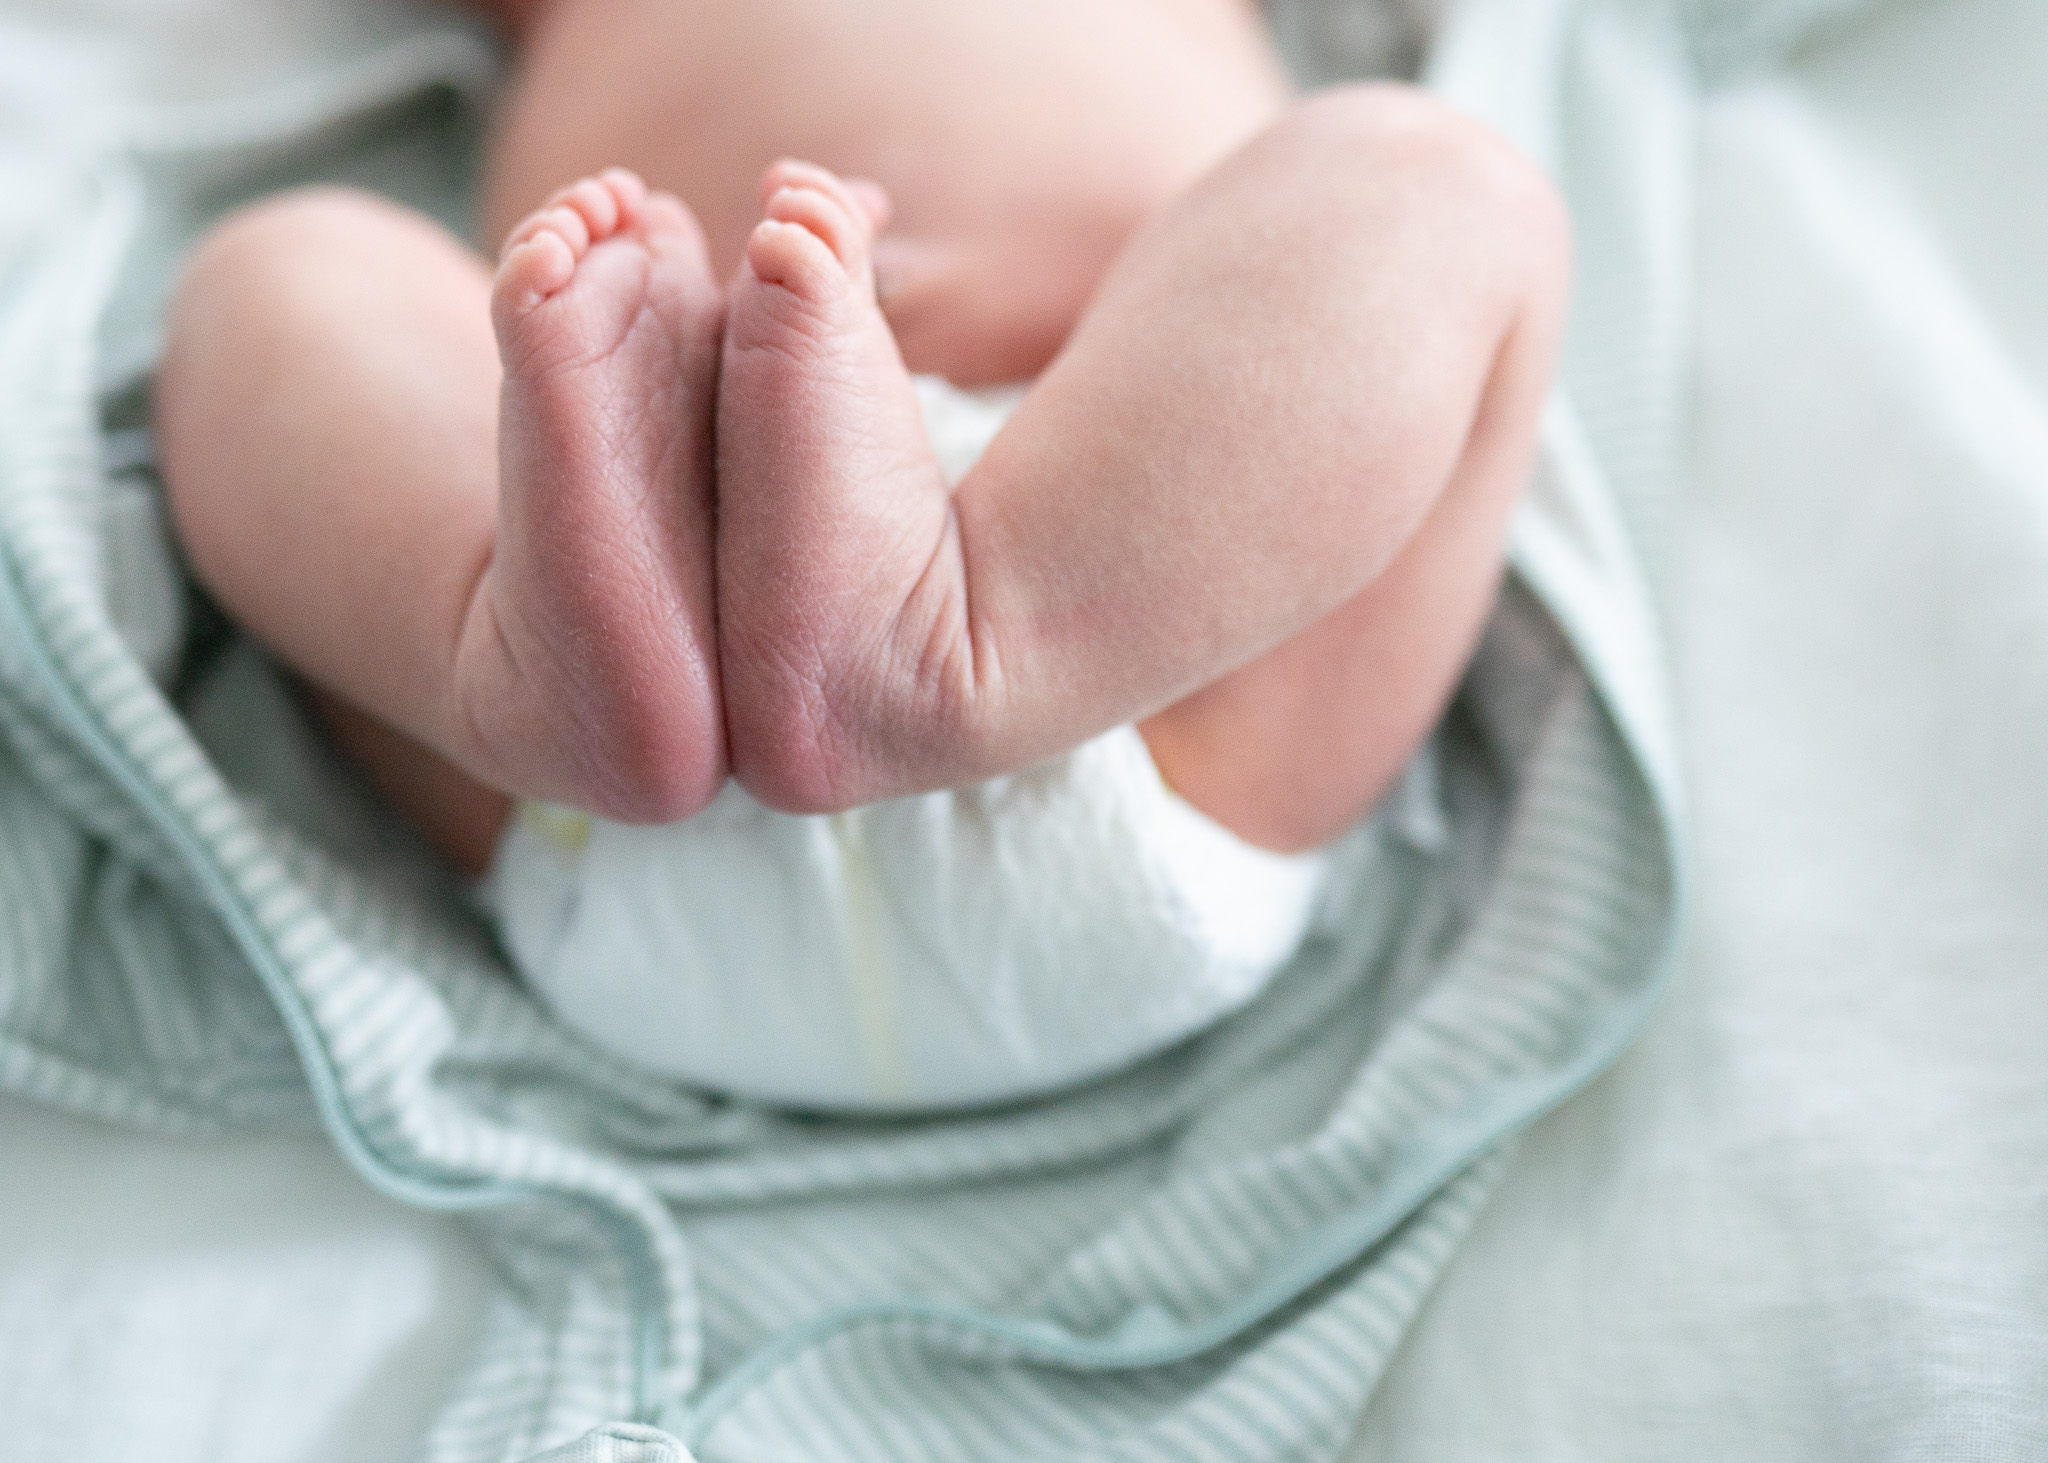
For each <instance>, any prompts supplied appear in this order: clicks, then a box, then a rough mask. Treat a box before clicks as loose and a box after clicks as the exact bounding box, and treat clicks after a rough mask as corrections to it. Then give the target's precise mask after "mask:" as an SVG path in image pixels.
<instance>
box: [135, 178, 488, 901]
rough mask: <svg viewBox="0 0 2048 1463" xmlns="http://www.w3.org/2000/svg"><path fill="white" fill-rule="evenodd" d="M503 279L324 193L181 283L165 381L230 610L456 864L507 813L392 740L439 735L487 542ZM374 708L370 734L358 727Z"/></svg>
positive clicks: (182, 496) (258, 225)
mask: <svg viewBox="0 0 2048 1463" xmlns="http://www.w3.org/2000/svg"><path fill="white" fill-rule="evenodd" d="M489 289H490V276H489V274H488V272H487V271H486V270H485V268H484V266H483V264H482V261H480V260H478V259H477V258H476V257H475V256H474V255H472V254H471V253H470V252H469V251H468V250H467V249H466V248H464V247H463V246H462V245H461V244H460V243H459V242H458V241H456V240H455V239H454V238H452V237H451V236H449V235H448V234H447V233H446V232H445V231H443V230H441V229H440V228H438V227H437V226H435V225H434V224H433V223H431V222H430V221H429V220H427V219H424V218H422V217H419V216H418V215H415V214H412V213H409V212H407V211H405V210H403V209H400V208H397V207H396V206H394V205H392V204H389V203H386V202H383V201H382V200H379V199H376V198H373V197H371V196H369V195H366V194H360V193H355V192H350V191H347V190H341V189H309V190H303V191H300V192H296V193H288V194H283V195H280V196H278V197H276V198H272V199H268V200H265V201H264V202H262V203H259V204H257V205H255V206H253V207H251V208H248V209H246V210H244V211H242V212H241V213H239V214H236V215H234V216H233V217H231V218H230V219H229V220H227V221H226V222H225V223H224V224H222V225H221V226H220V227H219V228H217V229H216V230H215V231H214V232H213V233H212V234H211V235H209V236H208V238H207V239H206V240H205V241H204V242H202V244H201V245H200V247H199V249H198V250H197V251H196V253H195V254H194V256H193V259H192V261H191V263H190V264H189V266H188V267H187V269H186V272H185V276H184V279H183V281H182V283H181V285H180V287H179V290H178V294H177V297H176V299H175V301H174V303H173V307H172V311H171V319H170V326H169V331H168V336H167V341H166V349H165V354H164V359H163V362H162V364H161V366H160V368H159V370H158V373H157V383H156V420H157V436H158V445H159V450H160V453H161V455H162V459H163V468H164V477H165V482H166V486H167V490H168V494H169V498H170V505H171V509H172V513H173V516H174V518H175V521H176V523H177V526H178V531H179V535H180V537H181V539H182V541H183V543H184V546H185V548H186V550H187V552H188V554H189V555H190V557H191V559H192V562H193V564H194V567H195V569H196V570H197V572H198V575H199V577H200V578H201V579H202V580H203V581H204V582H205V583H206V585H207V587H208V589H209V590H211V591H212V593H213V594H214V596H215V598H216V599H217V600H219V602H220V603H221V605H222V606H223V607H224V608H225V609H226V610H227V611H228V612H229V613H230V614H231V615H232V616H234V618H235V619H236V620H237V621H238V622H239V623H241V624H242V625H243V626H244V627H245V628H247V629H248V630H250V631H251V632H252V633H253V634H255V635H256V636H257V637H258V638H259V639H261V640H263V641H264V642H265V643H266V644H268V645H269V646H270V648H271V649H272V650H274V651H275V652H277V654H278V655H279V656H280V657H281V658H282V659H283V660H284V661H285V662H287V663H288V664H290V665H291V666H292V667H293V668H294V669H295V670H297V671H299V672H300V673H301V674H302V675H304V676H305V677H307V678H308V680H309V681H310V682H311V683H313V684H314V685H315V686H316V687H319V688H323V689H320V690H316V691H315V692H314V693H313V699H314V702H315V704H316V706H318V707H320V708H321V709H323V710H327V709H329V708H331V709H332V715H331V716H330V717H329V718H328V719H329V720H330V721H331V722H332V723H333V726H332V730H333V732H334V734H335V735H336V738H337V740H338V741H339V742H340V743H341V744H342V746H343V748H344V750H345V751H348V752H350V753H351V754H352V755H354V756H355V757H356V758H357V760H359V761H360V762H361V763H362V764H363V765H364V766H365V768H366V770H367V772H368V774H369V776H370V778H371V780H372V781H373V782H375V783H376V784H378V785H379V786H380V788H381V789H382V790H383V791H385V792H386V793H387V794H389V795H391V796H392V797H393V799H394V800H395V801H396V802H397V803H398V805H399V807H400V809H401V811H403V812H405V813H407V814H408V815H410V816H411V817H412V818H413V820H414V821H415V822H417V823H418V824H420V826H421V827H422V829H423V831H425V832H426V833H427V834H428V836H429V837H430V838H432V839H433V840H434V841H435V843H436V844H437V845H438V846H439V847H441V848H442V850H443V851H444V852H446V853H448V854H449V855H450V856H451V857H452V858H453V859H454V860H455V861H456V862H457V863H458V864H460V865H462V866H465V867H469V868H472V869H474V868H478V867H480V866H481V863H482V862H483V860H485V859H486V858H487V857H488V855H489V850H490V848H491V846H492V845H493V843H494V842H495V839H496V836H497V830H498V828H499V827H500V826H501V825H502V823H503V821H504V818H505V815H506V810H507V804H506V800H505V799H504V797H503V796H502V795H501V794H499V793H497V792H495V791H493V790H492V789H490V788H488V787H485V786H483V785H482V784H480V783H478V782H476V781H474V780H473V779H471V778H469V777H467V776H465V775H464V774H462V773H461V772H459V771H458V770H457V769H456V768H455V767H454V766H453V765H452V764H451V763H449V762H448V761H446V760H445V759H444V758H442V757H441V756H440V755H438V754H437V753H435V752H433V751H430V750H429V749H428V747H427V745H425V742H426V741H430V740H434V738H432V737H431V735H429V736H427V737H426V738H424V739H423V740H415V739H414V738H413V737H410V736H407V735H405V734H403V733H401V732H398V731H396V730H392V729H391V728H392V727H393V726H398V725H427V726H432V725H433V724H435V721H436V716H437V708H438V707H439V705H440V704H441V702H442V701H443V700H445V698H444V697H443V696H442V695H441V688H442V686H443V684H444V682H445V676H446V669H447V664H448V658H449V656H450V654H451V649H450V647H451V641H452V635H453V632H454V627H455V626H457V625H459V624H460V622H461V610H462V606H463V604H464V602H465V600H466V597H467V595H468V592H469V588H470V585H471V583H472V582H473V580H474V578H475V574H476V567H477V565H478V563H479V562H480V561H481V558H482V557H483V556H486V555H487V554H488V552H489V548H490V544H491V541H492V535H493V532H494V524H495V514H496V504H497V481H496V461H497V448H496V440H497V439H496V433H497V397H498V383H499V374H500V373H499V369H498V362H497V349H496V345H495V342H494V340H493V338H492V335H491V328H490V319H489V310H488V297H489ZM357 706H360V707H366V708H370V709H371V710H373V711H374V712H375V713H376V716H375V718H372V717H371V716H368V715H365V714H364V713H362V712H359V711H355V710H354V709H353V708H354V707H357Z"/></svg>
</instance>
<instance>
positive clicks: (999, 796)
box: [480, 381, 1325, 1110]
mask: <svg viewBox="0 0 2048 1463" xmlns="http://www.w3.org/2000/svg"><path fill="white" fill-rule="evenodd" d="M919 393H920V398H921V400H922V402H923V404H924V407H925V413H926V423H927V427H928V429H929V430H930V431H931V434H932V438H933V443H934V445H935V447H937V448H938V450H939V453H940V458H941V462H942V463H943V464H944V465H945V466H946V468H947V470H948V472H949V474H950V475H951V476H952V477H954V478H955V479H956V480H957V478H958V476H959V475H960V474H961V473H962V472H964V471H965V470H966V468H967V467H968V466H969V465H971V463H972V462H973V460H974V459H975V457H977V456H978V455H979V454H980V452H981V450H982V448H984V447H985V446H986V445H987V443H988V441H989V440H990V438H992V437H993V436H994V434H995V432H996V430H997V429H998V428H999V427H1000V426H1001V424H1002V421H1003V419H1004V418H1005V417H1006V416H1007V414H1008V409H1009V407H1010V406H1012V405H1014V399H1015V398H1014V394H1011V395H1009V396H1007V397H1005V398H995V399H991V397H990V396H989V395H980V396H969V395H967V394H965V393H961V392H956V391H954V390H952V389H951V388H949V387H946V386H944V384H943V383H933V382H928V381H925V382H920V383H919ZM1324 866H1325V860H1324V859H1323V858H1322V857H1321V856H1319V855H1303V856H1298V857H1284V856H1281V855H1278V854H1274V853H1269V852H1267V851H1265V850H1263V849H1259V848H1255V847H1253V846H1252V845H1250V844H1247V843H1245V842H1244V841H1243V840H1241V839H1239V838H1238V837H1236V836H1235V835H1234V834H1232V833H1230V832H1229V831H1228V830H1227V829H1225V828H1223V827H1222V826H1220V825H1219V824H1217V823H1214V822H1212V821H1211V820H1210V819H1208V818H1206V817H1204V816H1203V815H1202V814H1201V813H1199V812H1197V811H1196V810H1195V809H1193V808H1192V807H1190V806H1189V805H1188V804H1187V803H1186V802H1184V801H1182V800H1181V798H1179V797H1178V796H1177V795H1175V794H1174V792H1173V791H1172V790H1171V789H1169V788H1168V787H1167V786H1166V785H1165V784H1164V783H1163V782H1162V781H1161V779H1160V776H1159V773H1158V770H1157V768H1156V767H1154V765H1153V762H1152V758H1151V754H1150V753H1149V752H1148V751H1147V750H1146V747H1145V743H1144V740H1143V739H1142V738H1141V737H1140V736H1139V735H1138V733H1137V731H1136V730H1135V729H1134V728H1131V727H1120V728H1118V729H1116V730H1114V731H1111V732H1109V733H1107V734H1105V735H1103V736H1101V737H1098V738H1096V739H1095V740H1094V741H1092V742H1089V743H1087V744H1085V745H1083V746H1081V747H1078V748H1076V749H1074V750H1073V751H1072V752H1069V753H1067V754H1066V755H1065V756H1062V757H1059V758H1056V759H1054V760H1052V761H1050V762H1047V763H1045V764H1043V765H1042V766H1039V767H1035V768H1032V769H1030V770H1028V771H1025V772H1020V773H1016V774H1014V775H1012V776H1008V777H998V778H994V779H992V780H990V781H988V782H983V783H978V784H975V785H973V786H971V787H965V788H959V789H955V790H952V791H946V792H935V793H927V794H924V795H922V796H919V797H911V798H901V799H898V800H896V801H893V802H887V803H877V804H874V805H872V806H869V807H865V808H858V809H855V810H853V811H852V812H848V813H840V814H836V815H833V816H830V817H796V816H791V815H788V814H783V813H777V812H773V811H771V810H769V809H767V808H765V807H763V806H762V805H761V804H759V803H757V802H755V801H754V800H753V799H752V798H751V797H749V796H748V795H747V793H746V792H745V791H744V790H743V789H741V788H740V787H739V786H738V785H737V784H732V785H728V786H727V787H726V788H725V790H724V791H723V792H722V793H720V794H719V796H718V797H717V799H715V800H714V801H713V802H712V804H711V806H710V807H708V808H706V809H705V810H704V811H703V812H702V813H700V814H698V815H697V816H696V817H694V818H691V819H689V820H688V821H686V822H682V823H673V824H668V825H665V826H661V827H654V828H634V827H627V826H624V825H620V824H615V823H607V822H604V821H603V820H601V819H594V818H591V817H588V816H586V815H584V814H582V813H577V812H573V811H570V810H566V809H559V808H550V807H542V806H527V807H525V808H522V809H521V811H520V814H519V816H518V817H517V818H515V819H514V821H513V825H512V827H511V828H510V830H509V831H508V832H507V833H506V835H505V837H504V839H503V841H502V842H501V843H500V845H499V848H498V852H497V858H496V861H495V862H494V864H493V866H492V868H491V871H490V874H489V875H488V877H487V879H486V880H485V883H484V885H483V887H482V889H481V891H480V893H481V896H482V900H483V903H484V906H485V907H486V908H487V909H488V910H489V911H490V912H491V913H492V914H493V915H494V917H495V918H496V920H497V922H498V926H499V931H500V934H501V936H502V938H503V941H504V944H505V946H506V949H507V951H508V953H509V954H510V955H511V956H512V959H513V961H514V962H515V963H516V965H517V966H518V967H519V969H520V971H521V972H522V974H523V975H524V976H525V978H526V979H527V981H528V982H529V983H530V984H531V985H532V987H533V989H534V990H535V991H536V992H537V993H538V994H539V995H540V997H541V998H542V999H543V1000H545V1001H546V1002H547V1003H548V1005H549V1006H550V1007H552V1008H553V1010H554V1011H555V1013H556V1015H558V1016H559V1017H560V1018H561V1019H562V1020H563V1021H564V1022H565V1023H567V1024H568V1025H570V1026H572V1027H575V1028H576V1029H577V1030H579V1031H581V1032H583V1033H584V1034H585V1035H587V1036H589V1037H590V1038H591V1039H592V1040H593V1041H596V1042H598V1043H600V1044H601V1045H603V1046H605V1047H608V1048H610V1049H612V1050H614V1051H616V1052H618V1053H620V1054H621V1055H623V1056H626V1057H629V1058H631V1059H633V1060H634V1061H636V1062H639V1063H642V1064H644V1065H645V1066H647V1067H650V1068H652V1069H654V1070H655V1071H658V1072H663V1073H667V1074H670V1075H673V1076H676V1077H680V1078H683V1079H685V1080H687V1081H690V1082H693V1083H698V1084H702V1085H704V1086H708V1087H714V1088H719V1089H722V1090H724V1091H728V1092H731V1093H734V1094H737V1095H740V1096H744V1097H750V1098H758V1099H763V1100H767V1101H771V1102H777V1103H783V1104H793V1105H798V1106H806V1107H820V1108H842V1109H867V1110H891V1109H908V1108H919V1107H952V1106H962V1105H968V1104H975V1103H987V1102H999V1101H1003V1100H1005V1099H1010V1098H1017V1097H1023V1096H1027V1095H1030V1094H1034V1093H1040V1092H1045V1091H1049V1090H1051V1089H1054V1088H1057V1087H1061V1086H1065V1085H1067V1084H1069V1083H1073V1082H1079V1081H1082V1080H1084V1079H1086V1078H1089V1077H1093V1076H1096V1075H1099V1074H1101V1073H1105V1072H1108V1071H1112V1070H1114V1069H1116V1068H1118V1067H1121V1066H1125V1065H1127V1064H1129V1063H1131V1062H1133V1061H1135V1060H1137V1059H1138V1058H1140V1057H1143V1056H1146V1055H1147V1054H1149V1053H1151V1052H1155V1051H1158V1050H1159V1049H1161V1048H1163V1047H1166V1046H1169V1045H1171V1044H1172V1043H1174V1042H1176V1041H1178V1040H1180V1039H1182V1038H1183V1037H1186V1036H1189V1035H1191V1034H1193V1033H1194V1032H1196V1031H1199V1030H1200V1029H1202V1028H1203V1027H1205V1026H1207V1025H1209V1024H1210V1023H1212V1022H1214V1021H1216V1020H1218V1019H1219V1018H1221V1017H1222V1016H1225V1015H1227V1014H1228V1013H1229V1012H1231V1011H1233V1010H1235V1009H1237V1008H1238V1007H1239V1006H1242V1005H1243V1004H1244V1003H1245V1002H1246V1001H1248V1000H1250V999H1251V998H1252V997H1253V996H1254V995H1256V994H1258V992H1259V991H1260V990H1261V989H1262V988H1263V987H1264V986H1265V984H1266V983H1267V981H1268V980H1270V979H1271V977H1272V975H1273V973H1274V972H1275V971H1276V970H1277V969H1278V968H1279V967H1280V966H1281V965H1282V964H1283V963H1284V962H1285V961H1286V960H1287V958H1288V957H1289V956H1290V955H1291V954H1292V953H1293V951H1294V950H1295V948H1296V946H1297V945H1298V944H1299V943H1300V941H1301V939H1302V937H1303V935H1304V933H1305V932H1306V930H1307V928H1308V926H1309V922H1310V920H1311V919H1312V918H1313V917H1314V914H1315V909H1316V904H1317V900H1318V896H1319V893H1320V890H1321V886H1322V881H1323V877H1324Z"/></svg>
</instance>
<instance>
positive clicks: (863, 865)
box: [826, 808, 910, 1102]
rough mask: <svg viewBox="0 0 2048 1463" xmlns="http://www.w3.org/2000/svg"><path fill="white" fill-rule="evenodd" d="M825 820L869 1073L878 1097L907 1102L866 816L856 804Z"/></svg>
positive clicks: (893, 979) (892, 979) (849, 976)
mask: <svg viewBox="0 0 2048 1463" xmlns="http://www.w3.org/2000/svg"><path fill="white" fill-rule="evenodd" d="M826 826H828V827H829V828H831V830H832V837H833V839H834V841H836V842H837V843H838V845H839V867H840V871H841V873H840V877H841V880H842V885H841V891H840V892H841V908H842V909H843V911H844V914H845V928H844V929H843V930H842V931H841V933H842V935H843V937H844V943H845V948H846V978H847V984H848V985H849V986H850V987H851V989H852V994H853V1016H854V1020H855V1022H857V1023H858V1024H859V1027H860V1044H861V1051H862V1053H863V1055H865V1056H866V1058H867V1066H868V1077H869V1079H870V1080H871V1081H873V1083H874V1084H875V1096H876V1097H878V1098H880V1099H881V1100H882V1101H884V1102H902V1101H904V1100H905V1099H907V1098H908V1097H909V1095H910V1089H909V1085H908V1084H907V1083H906V1082H905V1081H904V1080H903V1051H902V1047H901V1045H900V1043H899V1042H898V1040H897V1033H896V1018H897V1011H896V976H895V972H894V971H893V970H891V969H890V967H889V959H888V953H887V951H886V950H885V949H884V938H883V934H882V890H881V886H880V883H879V881H878V880H877V879H876V877H875V861H874V857H873V855H871V854H870V853H869V852H868V839H867V825H866V821H865V820H864V819H863V818H862V816H861V813H860V810H859V809H857V808H856V809H855V810H853V811H852V812H848V813H834V814H833V815H832V816H831V817H829V818H828V819H826Z"/></svg>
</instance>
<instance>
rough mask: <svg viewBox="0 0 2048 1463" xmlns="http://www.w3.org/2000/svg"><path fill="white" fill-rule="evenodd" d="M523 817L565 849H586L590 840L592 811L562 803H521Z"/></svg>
mask: <svg viewBox="0 0 2048 1463" xmlns="http://www.w3.org/2000/svg"><path fill="white" fill-rule="evenodd" d="M519 821H520V823H521V824H522V825H523V826H524V827H526V828H527V829H529V830H531V831H532V832H533V833H534V834H536V835H538V836H539V837H540V838H542V839H545V840H546V841H547V842H549V843H552V844H553V845H554V846H555V847H556V848H558V849H560V850H561V851H562V852H563V853H568V854H577V853H581V852H583V850H584V848H585V847H586V846H588V844H589V843H590V814H588V813H586V812H584V811H583V810H582V809H581V808H565V807H563V806H562V805H561V804H560V803H521V804H520V805H519Z"/></svg>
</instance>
